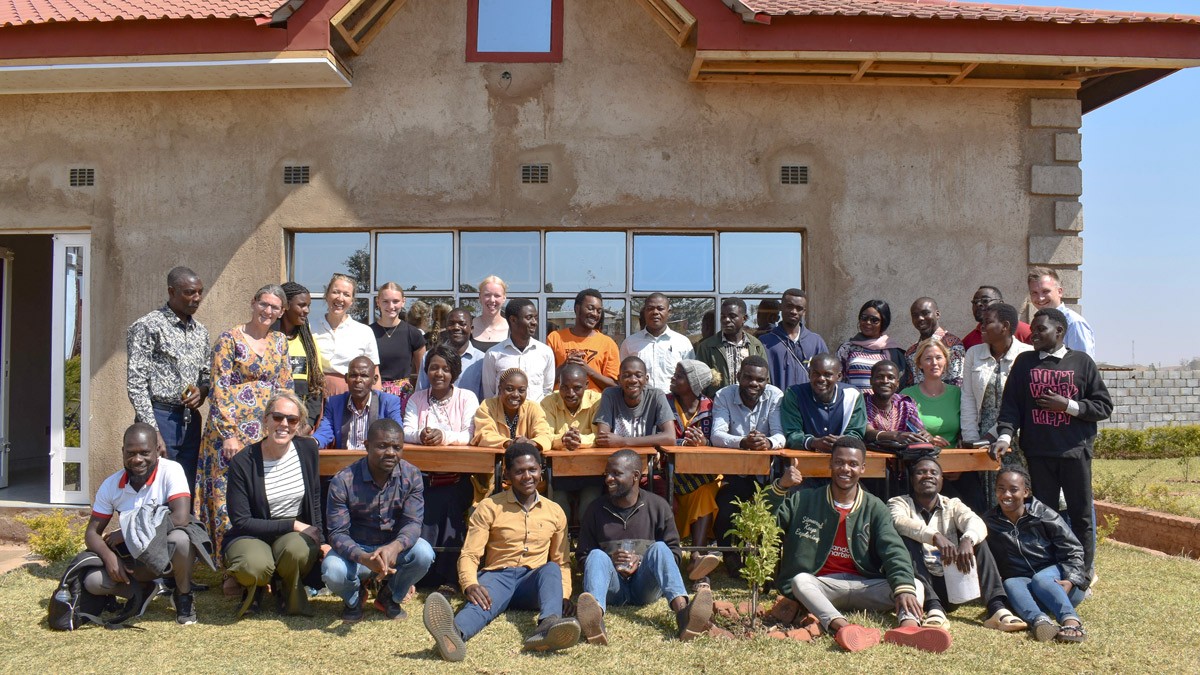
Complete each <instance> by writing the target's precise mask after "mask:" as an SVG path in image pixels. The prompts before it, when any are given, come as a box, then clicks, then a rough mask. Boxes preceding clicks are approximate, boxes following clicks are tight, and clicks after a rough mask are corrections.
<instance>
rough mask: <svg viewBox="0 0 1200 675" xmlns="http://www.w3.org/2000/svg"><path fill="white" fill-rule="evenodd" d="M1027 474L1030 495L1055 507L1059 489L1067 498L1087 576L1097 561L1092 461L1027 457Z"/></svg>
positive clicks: (1086, 459) (1071, 458) (1070, 518)
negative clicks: (1029, 483)
mask: <svg viewBox="0 0 1200 675" xmlns="http://www.w3.org/2000/svg"><path fill="white" fill-rule="evenodd" d="M1025 461H1026V462H1028V463H1029V477H1030V478H1032V479H1033V496H1034V497H1036V498H1037V500H1038V501H1039V502H1042V503H1043V504H1045V505H1046V506H1049V507H1050V508H1052V509H1055V510H1058V493H1059V490H1061V491H1062V494H1063V496H1064V497H1066V499H1067V512H1066V513H1064V514H1062V515H1064V516H1066V517H1067V520H1069V521H1070V523H1071V531H1072V532H1074V533H1075V538H1076V539H1078V540H1079V543H1080V544H1083V568H1084V570H1085V573H1086V574H1088V575H1090V574H1091V573H1092V570H1093V565H1094V564H1095V561H1096V523H1095V520H1094V518H1095V515H1094V514H1095V510H1094V508H1095V505H1094V504H1093V503H1092V460H1091V458H1082V457H1080V458H1074V457H1030V456H1029V455H1026V456H1025Z"/></svg>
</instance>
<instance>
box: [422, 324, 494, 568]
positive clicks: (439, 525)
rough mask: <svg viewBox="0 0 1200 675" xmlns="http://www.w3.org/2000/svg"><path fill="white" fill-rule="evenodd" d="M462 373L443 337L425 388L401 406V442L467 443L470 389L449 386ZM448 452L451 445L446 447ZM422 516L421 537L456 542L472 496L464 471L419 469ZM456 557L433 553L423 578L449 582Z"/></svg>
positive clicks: (473, 403)
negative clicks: (421, 484) (421, 486)
mask: <svg viewBox="0 0 1200 675" xmlns="http://www.w3.org/2000/svg"><path fill="white" fill-rule="evenodd" d="M461 374H462V361H461V360H460V359H459V356H458V350H456V349H454V348H453V347H451V346H450V345H448V344H445V343H442V344H439V345H438V346H436V347H434V349H433V350H432V351H430V352H429V356H428V357H427V358H426V359H425V377H426V378H427V379H428V380H429V388H428V389H420V390H418V391H416V392H415V393H414V394H413V395H412V396H410V397H409V399H408V403H407V404H406V405H405V408H404V442H405V443H411V444H414V445H436V446H446V445H466V444H468V443H470V442H471V436H472V435H474V433H475V424H474V420H475V410H476V409H477V408H478V407H479V399H478V398H476V397H475V393H474V392H472V391H470V390H468V389H462V388H460V387H456V386H454V382H455V381H456V380H458V376H459V375H461ZM451 452H452V451H451ZM422 478H423V480H424V482H425V520H424V522H423V524H422V526H421V538H422V539H424V540H425V541H427V542H429V543H430V544H431V545H433V546H444V547H461V546H462V543H463V538H464V537H465V536H466V533H467V525H466V512H467V509H469V508H471V504H472V503H473V502H474V497H475V489H474V487H473V486H472V484H471V481H470V477H469V474H461V473H423V474H422ZM457 560H458V559H457V558H456V557H455V556H452V555H443V556H438V558H437V560H435V561H434V563H433V567H431V568H430V570H429V574H428V575H426V579H425V581H424V584H427V585H443V584H448V585H454V584H455V583H456V582H457V579H458V573H457V571H456V567H457Z"/></svg>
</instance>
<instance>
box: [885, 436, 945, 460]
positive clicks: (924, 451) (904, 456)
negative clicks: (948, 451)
mask: <svg viewBox="0 0 1200 675" xmlns="http://www.w3.org/2000/svg"><path fill="white" fill-rule="evenodd" d="M869 447H870V449H871V450H875V451H877V452H886V453H888V454H890V455H892V456H894V457H895V458H896V459H899V460H900V461H902V462H905V463H911V462H915V461H917V460H918V459H925V458H926V457H934V458H936V457H937V456H938V455H939V454H941V452H942V450H941V448H939V447H937V446H936V445H934V444H933V443H905V442H903V441H892V440H876V441H874V442H872V443H871V445H870V446H869Z"/></svg>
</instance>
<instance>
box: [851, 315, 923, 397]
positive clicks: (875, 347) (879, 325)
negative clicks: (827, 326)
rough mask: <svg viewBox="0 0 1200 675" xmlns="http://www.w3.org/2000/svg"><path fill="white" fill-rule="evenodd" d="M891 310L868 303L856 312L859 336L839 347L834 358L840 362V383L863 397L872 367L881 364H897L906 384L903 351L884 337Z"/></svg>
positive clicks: (890, 317) (906, 369)
mask: <svg viewBox="0 0 1200 675" xmlns="http://www.w3.org/2000/svg"><path fill="white" fill-rule="evenodd" d="M891 323H892V310H891V308H890V307H888V304H887V303H886V302H884V301H883V300H868V301H867V302H865V303H864V304H863V306H862V308H861V309H859V310H858V333H857V334H856V335H855V336H854V337H852V338H850V339H849V340H848V341H846V342H845V343H844V344H842V346H841V347H839V348H838V350H837V357H838V359H839V360H841V362H842V381H843V382H845V383H846V384H848V385H850V386H852V387H854V388H856V389H858V390H859V391H861V392H863V393H868V392H870V391H871V367H872V366H874V365H875V364H876V363H878V362H880V361H885V360H886V361H891V362H893V363H895V364H896V368H897V370H898V371H899V373H900V381H901V382H904V381H905V379H906V378H905V375H906V373H907V372H908V367H907V366H906V365H905V363H906V360H905V358H904V348H903V347H901V346H900V344H899V343H897V342H896V341H895V340H893V339H892V338H891V337H889V336H888V334H887V329H888V326H890V325H891Z"/></svg>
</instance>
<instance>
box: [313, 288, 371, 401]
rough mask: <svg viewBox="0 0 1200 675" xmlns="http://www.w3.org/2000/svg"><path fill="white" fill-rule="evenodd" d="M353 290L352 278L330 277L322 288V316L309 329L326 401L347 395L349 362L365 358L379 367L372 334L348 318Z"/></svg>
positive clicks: (352, 303)
mask: <svg viewBox="0 0 1200 675" xmlns="http://www.w3.org/2000/svg"><path fill="white" fill-rule="evenodd" d="M354 288H355V281H354V277H351V276H348V275H345V274H335V275H333V278H331V279H330V280H329V285H328V286H326V287H325V308H326V311H325V314H323V315H322V316H321V317H320V318H319V319H318V320H317V321H316V322H315V323H314V324H312V325H311V328H312V335H313V340H315V341H316V343H317V349H318V350H319V351H320V352H321V371H322V372H323V373H324V374H325V396H326V397H329V396H336V395H337V394H344V393H346V391H347V388H346V368H347V367H348V366H349V365H350V361H352V360H354V359H355V358H357V357H359V356H366V357H367V358H369V359H371V362H372V363H374V364H375V365H379V345H378V344H376V342H375V333H374V332H372V331H371V328H370V327H369V326H367V325H366V324H363V323H360V322H358V321H355V320H354V317H352V316H350V312H351V310H352V309H353V307H354Z"/></svg>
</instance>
